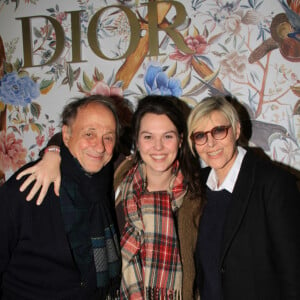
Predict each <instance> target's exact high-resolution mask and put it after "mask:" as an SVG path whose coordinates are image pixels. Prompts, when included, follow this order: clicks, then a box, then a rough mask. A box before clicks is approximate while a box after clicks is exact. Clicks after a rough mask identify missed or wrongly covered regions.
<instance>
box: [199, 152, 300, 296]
mask: <svg viewBox="0 0 300 300" xmlns="http://www.w3.org/2000/svg"><path fill="white" fill-rule="evenodd" d="M205 171H206V172H207V174H206V176H207V175H208V173H209V168H207V169H206V170H205ZM208 201H209V199H208ZM228 211H229V212H228V215H227V221H226V222H225V226H224V233H223V242H222V246H221V249H220V253H221V256H220V259H219V270H218V271H219V272H220V273H221V278H222V279H221V280H222V293H223V299H224V300H279V299H281V300H289V299H294V300H296V299H297V300H299V299H300V194H299V190H298V188H297V184H296V180H295V178H294V176H292V175H290V174H289V173H287V172H286V171H283V170H282V169H281V168H279V167H275V166H274V164H273V163H271V162H270V161H267V160H264V159H260V158H258V157H256V156H255V155H254V153H253V152H251V151H249V150H248V151H247V153H246V156H245V158H244V160H243V163H242V166H241V170H240V173H239V176H238V179H237V182H236V184H235V187H234V190H233V193H232V199H231V203H230V206H229V210H228ZM200 226H201V221H200ZM202 243H203V241H202ZM199 247H201V244H199V242H198V244H197V249H198V250H199ZM198 250H197V251H196V253H197V252H198ZM196 261H197V263H196V264H197V283H198V287H201V285H202V283H203V277H202V273H201V263H200V261H199V259H198V258H197V257H196ZM200 296H201V295H200ZM204 300H207V299H204ZM209 300H214V299H209Z"/></svg>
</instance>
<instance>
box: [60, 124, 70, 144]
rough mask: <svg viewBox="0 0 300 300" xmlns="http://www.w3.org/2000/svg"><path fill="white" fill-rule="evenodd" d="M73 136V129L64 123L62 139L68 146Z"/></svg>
mask: <svg viewBox="0 0 300 300" xmlns="http://www.w3.org/2000/svg"><path fill="white" fill-rule="evenodd" d="M70 137H71V129H70V128H69V127H68V126H67V125H63V127H62V139H63V142H64V144H65V145H66V146H68V145H69V140H70Z"/></svg>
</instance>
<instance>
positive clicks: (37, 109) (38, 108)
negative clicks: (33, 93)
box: [30, 102, 41, 118]
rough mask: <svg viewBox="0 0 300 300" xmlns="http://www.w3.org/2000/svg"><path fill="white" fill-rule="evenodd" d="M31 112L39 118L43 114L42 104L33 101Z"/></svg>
mask: <svg viewBox="0 0 300 300" xmlns="http://www.w3.org/2000/svg"><path fill="white" fill-rule="evenodd" d="M30 112H31V114H32V115H33V116H34V117H35V118H39V117H40V114H41V106H40V105H39V104H38V103H36V102H31V105H30Z"/></svg>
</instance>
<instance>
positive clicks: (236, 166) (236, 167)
mask: <svg viewBox="0 0 300 300" xmlns="http://www.w3.org/2000/svg"><path fill="white" fill-rule="evenodd" d="M237 151H238V155H237V157H236V159H235V161H234V163H233V165H232V167H231V169H230V171H229V172H228V174H227V176H226V177H225V180H224V181H223V183H222V184H221V185H220V186H219V187H218V180H217V175H216V172H215V170H214V169H211V170H210V173H209V176H208V178H207V181H206V185H207V186H208V187H209V188H210V189H211V190H212V191H220V190H227V191H228V192H230V193H232V191H233V188H234V185H235V183H236V180H237V177H238V175H239V172H240V169H241V165H242V162H243V159H244V156H245V154H246V152H247V151H246V150H245V149H244V148H242V147H240V146H238V147H237Z"/></svg>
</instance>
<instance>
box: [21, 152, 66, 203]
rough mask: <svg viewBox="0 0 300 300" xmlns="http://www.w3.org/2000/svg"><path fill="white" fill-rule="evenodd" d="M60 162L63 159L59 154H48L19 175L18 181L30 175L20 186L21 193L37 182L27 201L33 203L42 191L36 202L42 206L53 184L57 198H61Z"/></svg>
mask: <svg viewBox="0 0 300 300" xmlns="http://www.w3.org/2000/svg"><path fill="white" fill-rule="evenodd" d="M60 162H61V157H60V154H59V153H58V152H46V153H45V154H44V156H43V158H42V160H40V161H39V162H37V163H36V164H35V165H33V166H32V167H30V168H27V169H25V170H23V171H22V172H21V173H20V174H18V176H17V180H19V179H21V178H22V177H23V176H25V175H29V176H28V177H27V178H26V180H25V181H24V182H23V184H22V185H21V186H20V191H21V192H23V191H24V190H25V189H26V188H27V187H28V186H29V185H30V184H31V183H32V182H34V181H35V183H34V185H33V186H32V188H31V190H30V192H29V193H28V195H27V196H26V200H27V201H31V200H32V199H33V197H34V196H35V195H36V194H37V193H38V192H39V190H40V192H39V197H38V199H37V201H36V204H37V205H40V204H41V203H42V202H43V200H44V198H45V196H46V194H47V191H48V189H49V186H50V184H51V183H52V182H53V183H54V192H55V194H56V195H57V196H59V188H60V183H61V174H60Z"/></svg>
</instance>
